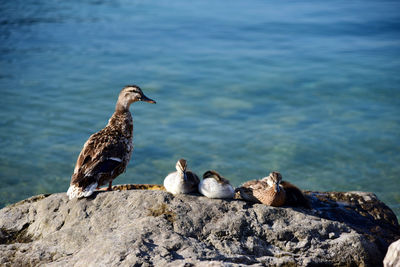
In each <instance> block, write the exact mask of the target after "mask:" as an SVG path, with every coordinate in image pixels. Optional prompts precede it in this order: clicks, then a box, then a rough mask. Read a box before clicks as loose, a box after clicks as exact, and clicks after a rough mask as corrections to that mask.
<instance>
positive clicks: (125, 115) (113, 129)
mask: <svg viewBox="0 0 400 267" xmlns="http://www.w3.org/2000/svg"><path fill="white" fill-rule="evenodd" d="M137 101H145V102H148V103H153V104H155V103H156V101H154V100H152V99H150V98H148V97H146V96H145V95H144V94H143V92H142V90H141V89H140V88H139V86H136V85H128V86H125V87H124V88H123V89H122V90H121V92H120V93H119V96H118V101H117V104H116V106H115V112H114V114H113V115H112V116H111V118H110V119H109V121H108V124H107V125H106V127H105V128H104V129H102V130H101V131H99V132H97V133H95V134H93V135H91V136H90V138H89V139H88V140H87V141H86V143H85V144H84V146H83V149H82V151H81V153H80V154H79V156H78V160H77V162H76V165H75V169H74V173H73V174H72V177H71V183H70V187H69V189H68V192H67V195H68V196H69V198H70V199H72V198H75V197H77V198H81V197H88V196H90V195H91V194H92V193H93V191H94V190H95V189H96V188H98V187H100V186H102V185H105V184H107V183H108V190H112V189H111V185H112V181H113V180H114V179H115V178H116V177H117V176H118V175H120V174H121V173H123V172H124V171H125V168H126V166H127V165H128V162H129V160H130V158H131V155H132V151H133V144H132V134H133V121H132V115H131V113H130V111H129V107H130V105H131V104H132V103H134V102H137Z"/></svg>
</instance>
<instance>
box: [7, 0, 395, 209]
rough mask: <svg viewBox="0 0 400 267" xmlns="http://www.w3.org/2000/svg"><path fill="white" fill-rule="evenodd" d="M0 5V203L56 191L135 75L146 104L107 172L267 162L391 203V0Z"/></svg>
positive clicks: (138, 179) (295, 176) (137, 176)
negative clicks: (123, 152) (180, 162)
mask: <svg viewBox="0 0 400 267" xmlns="http://www.w3.org/2000/svg"><path fill="white" fill-rule="evenodd" d="M3 2H4V1H3ZM3 2H2V3H1V4H0V5H1V8H0V18H1V19H0V51H1V53H0V70H1V71H0V90H1V96H2V97H1V98H0V106H1V109H0V127H1V131H0V149H1V151H2V153H1V154H0V181H1V182H2V188H1V189H0V206H4V205H6V204H9V203H12V202H15V201H17V200H20V199H23V198H26V197H29V196H31V195H33V194H38V193H45V192H46V193H49V192H60V191H66V189H67V188H68V184H69V179H70V175H71V173H72V170H73V167H74V164H75V160H76V157H77V155H78V153H79V151H80V149H81V147H82V145H83V143H84V142H85V140H86V139H87V138H88V137H89V135H90V134H91V133H93V132H95V131H98V130H99V129H101V128H102V127H104V125H105V124H106V122H107V120H108V118H109V116H110V115H111V114H112V112H113V108H114V104H115V101H116V97H117V94H118V92H119V90H120V89H121V88H122V87H123V86H124V85H125V84H130V83H137V84H139V85H140V86H141V87H142V88H143V89H144V92H145V93H146V95H148V96H149V97H151V98H154V99H155V100H157V105H145V104H142V103H137V104H134V106H133V107H132V111H133V114H134V120H135V136H134V142H135V144H136V145H135V151H134V154H133V159H132V161H131V163H130V165H129V167H128V169H127V171H126V173H125V174H123V175H121V176H120V177H119V178H118V179H117V180H116V183H162V180H163V178H164V177H165V175H166V174H167V173H168V172H170V171H173V170H174V165H175V162H176V160H177V159H178V158H180V157H185V158H187V159H188V163H189V166H190V167H191V168H192V169H193V170H194V171H196V172H198V173H199V174H202V172H204V171H206V170H207V169H217V170H218V171H220V172H221V173H222V174H223V175H224V176H226V177H229V178H230V179H231V180H232V183H233V184H234V185H239V184H240V183H241V182H243V181H245V180H246V179H254V178H257V177H261V176H264V175H266V174H267V173H268V172H270V171H272V170H279V171H281V172H282V173H283V175H284V178H286V179H288V180H290V181H292V182H293V183H295V184H297V185H299V186H300V187H301V188H304V189H310V190H326V191H333V190H362V191H372V192H375V193H376V194H377V195H378V197H380V198H381V199H382V200H384V201H385V202H386V203H387V204H389V205H390V207H391V208H393V209H394V210H395V211H396V212H397V214H400V194H399V193H398V192H400V183H399V173H400V167H399V164H398V162H400V153H399V152H400V139H399V134H398V133H399V132H400V121H399V116H398V115H399V112H400V105H399V102H398V99H399V97H400V92H399V85H400V76H399V75H398V74H397V72H398V70H399V67H400V49H399V47H400V46H399V41H400V30H399V29H400V27H399V26H400V25H399V24H400V23H399V21H400V20H399V18H400V14H399V13H398V12H397V11H398V10H399V6H400V4H399V3H397V2H395V1H381V2H376V1H353V2H352V3H348V2H344V1H335V2H332V3H327V2H322V1H321V2H319V1H293V2H289V3H288V2H285V3H274V4H269V3H265V2H263V1H250V2H248V1H247V2H242V1H232V2H230V3H229V6H227V3H223V2H220V3H215V2H213V1H198V2H195V3H189V2H185V1H173V2H172V3H171V1H155V2H154V1H153V2H151V3H150V2H145V1H133V2H132V1H123V0H121V1H113V2H112V3H108V2H107V3H106V2H102V1H73V2H68V3H63V2H56V1H50V2H43V3H36V2H34V1H7V2H4V3H3Z"/></svg>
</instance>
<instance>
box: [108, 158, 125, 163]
mask: <svg viewBox="0 0 400 267" xmlns="http://www.w3.org/2000/svg"><path fill="white" fill-rule="evenodd" d="M108 159H111V160H114V161H118V162H122V159H120V158H115V157H111V158H108Z"/></svg>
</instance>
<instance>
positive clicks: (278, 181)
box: [237, 172, 310, 208]
mask: <svg viewBox="0 0 400 267" xmlns="http://www.w3.org/2000/svg"><path fill="white" fill-rule="evenodd" d="M237 191H238V192H239V193H240V196H241V197H242V198H243V199H245V200H248V201H251V202H256V203H262V204H265V205H268V206H274V207H280V206H283V205H288V206H301V207H305V208H310V205H309V203H308V200H307V199H306V198H305V196H304V195H303V193H302V192H301V190H300V189H299V188H297V187H296V186H294V185H293V184H291V183H289V182H285V181H282V175H281V174H280V173H279V172H271V173H270V174H269V175H268V176H267V177H264V178H262V179H261V180H253V181H248V182H246V183H244V184H243V185H242V186H241V187H239V188H237Z"/></svg>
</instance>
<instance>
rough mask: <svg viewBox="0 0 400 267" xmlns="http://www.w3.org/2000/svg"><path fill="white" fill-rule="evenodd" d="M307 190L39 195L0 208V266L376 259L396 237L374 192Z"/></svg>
mask: <svg viewBox="0 0 400 267" xmlns="http://www.w3.org/2000/svg"><path fill="white" fill-rule="evenodd" d="M307 197H308V198H309V199H310V202H311V204H312V207H313V209H311V210H307V209H302V208H291V207H280V208H274V207H268V206H265V205H262V204H251V203H247V202H244V201H241V200H217V199H208V198H206V197H202V196H198V195H178V196H175V197H174V196H172V195H171V194H169V193H167V192H164V191H151V190H128V191H112V192H100V193H97V194H94V196H93V197H92V198H89V199H80V200H77V199H74V200H71V201H70V200H68V197H67V196H66V194H65V193H59V194H52V195H39V196H35V197H32V198H30V199H27V200H24V201H21V202H18V203H16V204H13V205H11V206H8V207H5V208H3V209H2V210H0V229H1V231H0V243H1V245H0V265H2V266H29V265H41V266H135V265H137V266H139V265H144V266H151V265H156V266H183V265H184V264H186V265H187V264H189V266H190V264H195V265H196V266H239V265H254V266H262V265H268V266H317V265H322V264H324V265H327V266H380V265H382V261H383V258H384V255H385V254H386V251H387V248H388V246H389V244H390V243H392V242H393V241H395V240H397V239H399V238H400V229H399V225H398V222H397V219H396V217H395V215H394V214H393V212H392V211H391V210H390V209H389V208H388V207H387V206H386V205H385V204H384V203H382V202H381V201H379V200H378V199H377V198H376V196H375V195H374V194H371V193H362V192H349V193H333V192H328V193H320V192H307ZM186 265H185V266H186Z"/></svg>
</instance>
